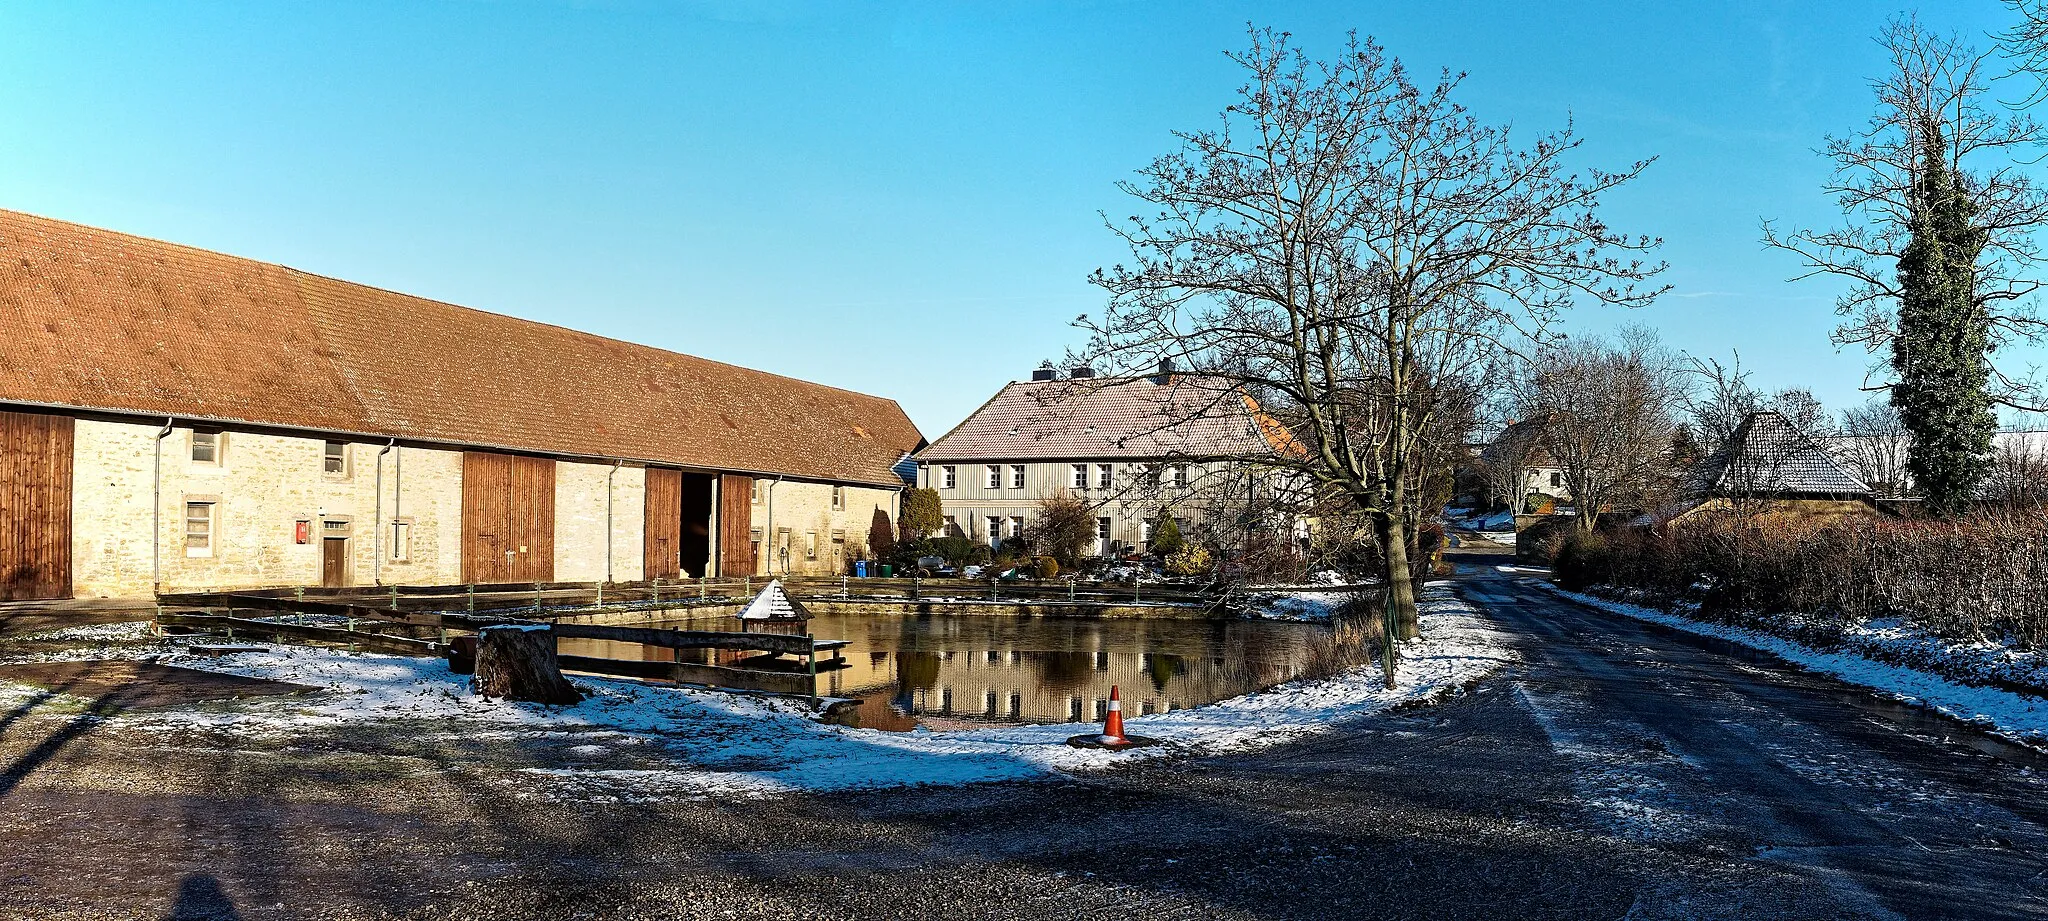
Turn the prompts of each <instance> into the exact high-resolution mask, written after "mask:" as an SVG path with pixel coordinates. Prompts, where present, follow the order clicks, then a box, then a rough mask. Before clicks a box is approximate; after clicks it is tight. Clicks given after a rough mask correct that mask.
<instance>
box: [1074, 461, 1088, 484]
mask: <svg viewBox="0 0 2048 921" xmlns="http://www.w3.org/2000/svg"><path fill="white" fill-rule="evenodd" d="M1072 469H1073V474H1074V476H1073V480H1072V482H1073V484H1074V488H1075V489H1087V488H1088V465H1087V464H1075V465H1073V468H1072Z"/></svg>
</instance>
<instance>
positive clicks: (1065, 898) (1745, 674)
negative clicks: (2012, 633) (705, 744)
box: [0, 560, 2048, 921]
mask: <svg viewBox="0 0 2048 921" xmlns="http://www.w3.org/2000/svg"><path fill="white" fill-rule="evenodd" d="M1490 562H1491V561H1490V560H1477V561H1468V565H1467V566H1466V569H1467V571H1468V575H1467V576H1466V577H1464V578H1463V579H1461V582H1460V586H1459V590H1460V591H1462V592H1463V593H1464V594H1465V595H1466V596H1467V597H1468V598H1470V599H1471V600H1473V601H1474V602H1475V603H1478V604H1480V605H1482V606H1483V608H1484V610H1485V611H1486V612H1488V614H1489V615H1490V616H1491V617H1492V618H1493V619H1494V620H1495V621H1496V622H1497V623H1498V624H1499V625H1500V626H1501V627H1502V628H1504V629H1505V630H1506V631H1507V632H1509V633H1510V634H1511V635H1512V636H1513V637H1514V638H1515V639H1514V641H1515V644H1516V645H1517V647H1518V650H1519V652H1520V655H1521V661H1520V662H1518V663H1515V664H1513V665H1511V666H1509V667H1508V668H1506V669H1505V670H1503V671H1501V672H1499V673H1497V674H1496V675H1494V676H1493V677H1491V678H1489V679H1487V680H1485V681H1483V682H1481V683H1479V684H1478V685H1476V686H1474V687H1472V688H1470V689H1469V690H1468V691H1467V692H1466V693H1464V694H1462V695H1459V696H1456V697H1454V698H1451V699H1449V700H1447V701H1445V702H1443V703H1440V704H1437V705H1434V706H1430V707H1426V708H1420V709H1414V710H1409V711H1405V712H1401V713H1396V714H1391V715H1386V716H1381V717H1375V718H1371V719H1367V720H1364V721H1361V722H1358V723H1355V724H1352V725H1349V726H1346V727H1344V728H1342V729H1341V730H1340V731H1336V732H1332V733H1329V734H1325V735H1322V736H1319V737H1316V738H1313V739H1310V740H1307V741H1303V742H1299V743H1295V744H1290V745H1287V746H1284V747H1280V748H1275V749H1270V750H1267V751H1263V752H1260V753H1257V754H1255V755H1249V756H1234V757H1224V758H1214V759H1207V760H1200V761H1188V762H1178V763H1172V764H1157V765H1149V766H1145V767H1141V768H1137V769H1133V770H1129V771H1122V772H1117V773H1115V774H1112V775H1108V776H1101V777H1095V778H1090V779H1086V780H1081V781H1074V782H1057V783H1039V784H1009V785H992V786H983V787H972V788H962V789H937V790H927V791H917V790H910V791H898V792H889V793H872V794H860V795H851V796H846V795H841V796H829V797H824V796H821V797H790V798H783V799H776V800H765V801H744V802H738V803H674V802H662V803H645V804H641V803H554V802H536V801H533V800H530V799H527V798H522V797H519V796H516V795H512V794H510V793H507V792H506V790H505V789H502V788H501V787H500V786H499V785H497V784H495V783H493V782H492V781H491V779H490V777H491V774H490V773H489V772H488V771H482V770H480V768H482V767H491V766H496V767H501V768H502V767H505V766H507V764H508V763H509V764H511V765H514V766H516V764H517V763H518V759H520V758H522V757H529V756H530V757H532V758H533V759H535V761H536V762H538V761H539V760H541V757H542V756H541V754H539V753H537V752H528V753H524V754H522V752H521V751H519V750H516V748H515V750H512V751H506V750H504V749H503V747H502V746H499V747H497V748H493V747H492V744H491V743H488V742H479V741H475V740H459V739H448V740H445V741H444V742H442V743H441V744H440V746H439V747H438V748H437V749H436V750H432V751H428V752H425V753H422V752H420V751H418V750H417V746H416V745H414V744H412V743H406V744H404V745H401V744H400V743H399V742H397V741H394V740H387V739H379V738H377V737H374V736H367V737H366V736H361V735H352V736H346V737H318V738H308V739H305V740H300V741H299V742H297V743H294V744H290V745H285V746H283V747H282V748H278V749H275V750H261V751H248V750H221V749H217V748H213V747H209V746H208V745H206V744H203V741H202V740H187V739H178V738H169V739H156V740H149V744H143V742H142V740H137V739H134V738H126V737H118V736H104V737H103V734H101V733H95V732H84V733H82V734H79V735H78V736H77V737H76V738H73V739H70V740H68V742H69V744H68V745H67V746H65V747H64V748H63V749H62V751H61V752H60V753H58V754H56V755H51V754H49V753H48V752H47V751H45V752H44V754H43V755H41V756H40V757H38V756H37V755H36V752H37V750H38V749H39V748H44V749H47V747H48V745H47V742H46V741H45V740H44V735H43V734H44V733H46V732H47V729H46V728H38V727H42V726H43V725H44V724H43V722H42V717H41V716H40V715H34V714H31V715H29V716H28V717H25V718H21V719H18V720H16V721H15V723H16V725H15V726H13V727H9V726H8V725H7V722H8V718H7V716H6V715H5V714H0V766H4V765H8V764H10V763H12V764H15V765H17V766H19V765H23V764H30V765H32V766H33V770H32V771H27V772H24V771H21V770H16V769H8V770H9V771H11V773H0V791H4V792H0V917H19V918H49V919H65V918H99V917H110V918H151V919H159V918H166V917H176V918H207V917H217V918H245V919H257V918H301V917H305V918H325V917H419V918H444V917H447V918H470V917H475V918H493V919H523V918H578V917H582V918H640V917H656V918H730V917H738V918H801V917H821V918H870V917H877V918H906V919H909V918H919V919H922V918H940V917H944V918H1030V919H1034V921H1046V919H1059V918H1103V917H1128V918H1146V919H1172V918H1208V917H1220V918H1492V917H1501V918H1518V919H1524V918H1570V919H1585V918H1645V919H1647V918H2040V917H2048V901H2044V896H2048V882H2044V880H2048V863H2044V856H2048V796H2044V795H2043V794H2044V792H2048V791H2044V782H2043V779H2042V778H2041V777H2039V776H2037V771H2038V767H2037V766H2036V765H2035V764H2034V763H2033V761H2032V759H2031V758H2030V757H2029V756H2027V755H2025V754H2024V753H2020V752H2015V751H2012V750H2009V749H2005V748H2003V747H2002V746H1998V745H1996V744H1993V743H1991V742H1989V741H1988V740H1985V739H1983V738H1981V737H1978V736H1976V735H1975V734H1973V733H1971V732H1970V731H1968V730H1965V729H1961V728H1959V727H1956V726H1952V725H1949V724H1947V723H1945V722H1943V721H1941V720H1938V719H1935V718H1932V717H1929V716H1926V715H1924V714H1922V713H1919V712H1918V711H1913V710H1909V709H1903V708H1899V707H1896V706H1893V705H1887V704H1883V703H1881V702H1879V701H1877V700H1876V699H1875V698H1872V697H1870V696H1869V695H1867V694H1864V693H1862V692H1858V691H1855V690H1852V689H1848V688H1846V687H1844V686H1842V685H1839V684H1837V683H1835V682H1833V681H1830V680H1828V679H1824V678H1820V677H1817V676H1811V675H1807V674H1804V673H1800V672H1796V671H1793V670H1790V669H1788V668H1786V667H1783V666H1781V665H1777V664H1774V663H1773V662H1770V661H1767V660H1760V659H1758V658H1756V657H1754V656H1750V655H1745V654H1743V653H1741V652H1740V651H1739V650H1729V649H1715V648H1709V647H1706V646H1703V645H1701V644H1700V643H1699V642H1698V641H1693V640H1689V639H1686V638H1683V637H1679V636H1674V635H1672V634H1670V633H1668V632H1664V631H1661V630H1659V629H1656V628H1652V627H1650V626H1648V625H1644V624H1641V623H1638V622H1635V621H1632V620H1629V619H1626V618H1621V617H1617V616H1614V615H1609V614H1606V613H1602V612H1597V611H1593V610H1589V609H1586V608H1583V607H1580V606H1578V605H1574V604H1571V603H1569V602H1566V601H1562V600H1560V599H1559V598H1557V597H1556V596H1554V595H1552V594H1550V593H1549V592H1547V591H1545V590H1544V589H1542V588H1540V587H1539V586H1537V585H1535V584H1534V583H1533V582H1530V581H1528V580H1527V579H1526V578H1524V577H1516V576H1511V575H1503V574H1499V573H1497V572H1494V571H1493V570H1492V569H1491V567H1490V565H1480V564H1486V563H1490ZM24 727H26V728H24ZM521 744H522V745H524V744H531V745H544V744H545V743H521Z"/></svg>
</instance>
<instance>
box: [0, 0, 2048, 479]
mask: <svg viewBox="0 0 2048 921" xmlns="http://www.w3.org/2000/svg"><path fill="white" fill-rule="evenodd" d="M1907 8H1908V7H1902V6H1895V5H1891V4H1885V3H1849V2H1821V0H1800V2H1747V3H1745V2H1725V3H1713V4H1635V3H1571V2H1551V3H1543V4H1536V3H1510V2H1498V3H1485V2H1452V0H1441V2H1434V3H1412V2H1386V3H1330V4H1260V5H1242V4H1221V3H1195V2H1178V3H1090V4H1063V3H1045V4H968V3H960V4H913V3H898V4H881V3H878V4H856V3H822V2H821V3H815V4H812V3H795V2H775V0H763V2H757V3H749V2H740V0H731V2H694V3H692V2H675V3H656V2H630V0H620V2H596V0H593V2H579V3H556V2H539V0H534V2H440V3H426V2H419V3H411V2H409V3H377V2H363V0H352V2H350V3H347V4H286V3H264V4H247V5H238V4H231V3H206V4H199V3H193V4H188V5H170V4H149V3H119V4H100V3H93V2H76V0H71V2H65V3H61V4H56V3H47V4H7V5H4V6H0V207H7V208H14V209H19V210H24V211H30V212H34V213H38V214H44V215H49V216H52V217H58V218H63V219H67V220H73V221H79V222H83V223H88V224H94V225H99V226H104V227H109V228H113V229H117V230H122V231H127V232H131V233H139V234H144V235H147V236H153V237H160V238H164V239H169V240H174V241H177V242H181V243H188V244H192V245H196V246H203V247H207V248H210V249H217V250H222V251H226V252H230V253H235V254H238V255H244V256H250V257H254V258H258V259H263V260H267V261H273V262H280V263H284V264H287V265H291V266H295V267H298V268H302V269H306V270H309V271H313V272H319V273H322V274H326V275H332V276H336V277H340V278H346V279H349V280H353V281H359V282H364V283H367V284H373V285H378V286H381V287H387V288H393V289H397V290H401V291H406V292H410V293H414V294H420V295H424V296H428V297H434V298H440V299H443V300H448V301H453V302H456V303H460V304H465V305H468V306H473V307H479V308H483V309H487V310H493V311H498V312H501V313H508V314H512V315H516V316H521V317H527V318H530V319H535V320H541V321H545V322H550V323H558V324H561V325H564V326H571V327H575V328H578V329H584V330H589V331H591V332H596V333H600V334H603V335H609V336H617V337H620V338H625V339H632V340H636V341H640V342H646V343H649V344H653V345H657V346H661V347H664V348H671V349H676V350H679V351H684V352H689V353H692V354H696V355H702V356H705V357H708V358H714V359H718V360H722V361H729V362H733V363H736V364H742V365H748V366H751V367H757V368H762V369H765V370H769V371H774V372H777V373H782V374H789V375H793V376H797V377H802V378H806V379H810V380H816V381H822V382H825V383H830V384H834V385H837V386H842V387H848V388H852V389H855V390H862V391H867V392H871V393H877V394H883V395H887V396H891V397H894V398H895V399H897V400H899V401H900V402H901V403H902V404H903V406H904V408H905V409H906V410H908V411H909V413H910V415H911V418H912V419H914V420H915V421H916V422H917V423H918V425H919V426H920V427H922V428H923V429H924V431H925V434H926V436H927V437H931V438H936V437H937V436H938V435H939V434H940V433H942V432H944V431H945V430H946V429H947V428H949V427H950V426H952V425H953V424H954V423H955V422H957V421H959V419H960V418H961V417H962V416H964V415H965V414H966V413H967V412H969V411H971V410H972V409H973V408H974V407H975V406H977V405H979V404H980V403H981V401H982V400H984V399H986V398H987V396H988V395H989V394H990V393H992V392H993V391H994V390H995V389H996V388H997V387H998V386H1000V385H1001V384H1002V383H1003V382H1005V381H1008V380H1011V379H1013V378H1016V377H1021V376H1025V375H1026V374H1027V373H1028V371H1029V369H1030V368H1031V367H1032V366H1034V365H1035V364H1036V363H1037V362H1038V361H1039V359H1041V358H1045V357H1051V356H1055V355H1057V354H1059V353H1060V352H1062V351H1064V349H1065V348H1066V347H1067V346H1069V345H1070V344H1073V342H1074V341H1075V337H1076V335H1077V334H1076V333H1075V332H1074V331H1073V330H1072V329H1071V328H1070V327H1069V326H1068V325H1067V323H1068V322H1069V321H1070V320H1071V319H1072V318H1073V317H1074V316H1075V315H1076V314H1078V313H1081V312H1084V311H1090V310H1094V309H1096V308H1098V307H1099V306H1100V304H1101V297H1100V295H1099V293H1098V292H1097V291H1096V290H1095V289H1093V288H1091V287H1090V286H1088V285H1087V284H1086V282H1085V276H1086V275H1087V273H1088V272H1089V271H1090V270H1092V269H1094V268H1095V267H1097V266H1099V265H1104V264H1108V263H1112V262H1114V261H1116V260H1117V259H1118V258H1119V257H1120V256H1122V255H1123V253H1122V252H1120V251H1119V249H1118V247H1117V244H1116V242H1115V240H1114V239H1113V238H1112V237H1111V236H1110V235H1109V234H1108V232H1107V231H1105V230H1104V229H1103V228H1102V224H1101V219H1100V217H1099V216H1098V212H1102V211H1107V212H1109V213H1110V214H1124V213H1128V211H1129V210H1130V205H1129V203H1128V202H1127V201H1126V200H1125V199H1124V198H1123V196H1122V195H1121V193H1119V192H1117V191H1116V189H1115V188H1114V186H1113V184H1114V183H1115V182H1116V181H1118V180H1120V179H1123V178H1126V177H1128V176H1129V175H1130V174H1131V172H1132V171H1133V170H1135V169H1137V168H1138V167H1140V166H1142V165H1143V164H1144V163H1145V162H1146V161H1147V160H1149V159H1150V158H1151V157H1153V156H1155V155H1157V154H1159V153H1162V152H1165V151H1167V150H1169V149H1170V148H1171V146H1172V143H1173V142H1172V139H1171V137H1170V136H1169V134H1168V132H1169V131H1171V130H1173V129H1175V128H1187V127H1202V126H1205V125H1208V124H1210V123H1212V122H1213V121H1214V119H1215V117H1216V113H1217V112H1218V111H1219V110H1220V109H1221V108H1222V107H1223V106H1224V105H1225V104H1227V103H1228V102H1229V101H1230V99H1231V93H1232V90H1233V89H1234V88H1235V87H1236V86H1237V84H1238V82H1239V77H1238V75H1237V73H1235V72H1234V65H1231V64H1230V63H1229V62H1228V61H1226V60H1225V59H1224V57H1223V54H1222V52H1223V51H1224V50H1225V49H1231V48H1237V47H1240V46H1241V45H1242V44H1243V43H1244V28H1245V23H1246V21H1247V20H1253V21H1256V22H1258V23H1261V24H1267V25H1272V26H1275V27H1278V28H1283V29H1287V30H1290V31H1292V32H1294V33H1295V34H1296V36H1297V38H1298V39H1299V41H1301V42H1302V43H1304V44H1305V45H1306V46H1307V47H1309V48H1310V49H1311V50H1317V49H1329V48H1332V47H1334V46H1335V45H1336V44H1337V43H1338V42H1340V41H1341V39H1342V36H1343V33H1344V32H1345V31H1346V30H1347V29H1354V28H1355V29H1357V30H1359V31H1361V32H1364V33H1367V34H1371V35H1374V36H1376V37H1378V38H1379V39H1380V40H1381V41H1382V42H1383V43H1384V44H1386V45H1387V46H1388V48H1389V50H1390V51H1392V52H1393V53H1394V54H1396V55H1398V56H1400V57H1402V58H1404V59H1405V60H1407V61H1408V62H1409V63H1410V65H1411V66H1412V67H1414V68H1416V69H1418V70H1420V71H1424V72H1433V71H1434V70H1435V69H1437V68H1439V67H1445V66H1448V67H1453V68H1458V69H1463V70H1466V71H1468V72H1469V73H1470V77H1469V79H1468V81H1467V83H1466V86H1465V92H1464V94H1463V100H1464V102H1465V103H1466V104H1467V105H1469V106H1470V107H1471V108H1472V109H1473V110H1474V112H1475V113H1476V114H1477V115H1479V116H1480V117H1482V118H1484V119H1487V120H1491V121H1501V122H1512V123H1514V124H1515V125H1516V126H1518V128H1525V129H1527V130H1529V131H1531V132H1534V131H1537V130H1544V129H1550V128H1555V127H1558V126H1561V125H1562V124H1563V123H1564V121H1565V120H1566V118H1567V117H1571V118H1575V119H1576V122H1577V125H1578V127H1579V129H1580V131H1581V132H1582V133H1583V134H1584V135H1585V136H1586V138H1587V141H1588V142H1587V144H1586V146H1585V147H1584V148H1583V159H1582V161H1581V162H1583V163H1585V164H1588V165H1605V166H1618V165H1620V164H1623V163H1625V162H1627V161H1628V160H1630V159H1633V158H1636V157H1640V156H1649V155H1655V156H1658V157H1659V158H1660V159H1659V161H1658V163H1657V164H1656V165H1655V166H1653V167H1652V168H1651V170H1650V172H1649V173H1648V174H1647V175H1646V176H1645V177H1644V178H1643V179H1642V180H1641V181H1640V182H1639V183H1637V184H1636V185H1634V186H1632V187H1630V188H1627V189H1625V190H1623V191H1621V192H1619V193H1617V194H1615V195H1613V196H1612V197H1611V199H1610V201H1609V208H1608V210H1607V216H1608V217H1609V219H1610V221H1611V222H1612V223H1613V224H1614V225H1616V226H1617V227H1619V228H1621V229H1624V230H1627V231H1630V232H1639V233H1649V234H1654V235H1661V236H1662V237H1664V238H1665V240H1666V241H1667V242H1666V247H1665V252H1664V255H1665V258H1667V259H1668V260H1669V261H1670V262H1671V266H1672V267H1671V270H1670V273H1669V275H1668V279H1667V280H1668V281H1669V282H1670V283H1671V284H1673V285H1675V286H1676V288H1675V291H1674V292H1673V294H1672V295H1670V296H1668V297H1666V298H1665V299H1663V300H1661V301H1660V302H1659V303H1657V304H1656V305H1653V306H1651V307H1649V308H1646V309H1643V310H1640V311H1635V312H1623V311H1618V310H1613V309H1586V310H1583V311H1580V312H1579V313H1577V314H1575V315H1574V316H1573V318H1572V320H1571V324H1572V326H1573V327H1574V328H1576V329H1580V330H1588V331H1592V330H1604V329H1610V328H1612V327H1614V326H1616V325H1618V324H1619V323H1622V322H1631V321H1632V322H1640V323H1643V324H1646V325H1650V326H1653V327H1655V328H1657V329H1659V330H1660V331H1661V332H1662V333H1663V334H1664V337H1665V339H1666V341H1667V342H1669V343H1670V344H1672V345H1674V346H1678V347H1681V348H1684V349H1686V350H1688V351H1691V352H1694V353H1697V354H1701V355H1709V356H1715V357H1721V358H1723V359H1725V358H1726V357H1727V355H1728V354H1729V353H1730V352H1731V351H1732V350H1739V351H1740V353H1741V355H1742V360H1743V364H1744V365H1745V367H1748V368H1751V369H1753V370H1754V371H1755V374H1756V378H1755V379H1756V382H1757V383H1758V384H1759V385H1761V386H1764V387H1765V388H1767V389H1768V388H1777V387H1783V386H1795V385H1796V386H1806V387H1810V388H1812V389H1813V390H1814V391H1815V393H1817V394H1818V395H1820V397H1821V398H1822V399H1823V400H1824V401H1825V402H1826V403H1828V404H1829V405H1830V406H1831V407H1836V408H1840V407H1842V406H1845V405H1849V404H1852V403H1857V402H1861V401H1862V400H1863V399H1865V395H1863V394H1860V393H1858V392H1857V387H1858V385H1859V384H1860V383H1861V381H1862V378H1863V369H1864V367H1865V365H1866V359H1865V357H1864V356H1863V355H1861V354H1855V353H1837V352H1836V350H1835V349H1834V348H1833V347H1832V346H1830V345H1829V343H1828V341H1827V334H1828V331H1829V330H1830V329H1831V328H1832V327H1833V325H1834V322H1835V318H1834V316H1833V313H1832V306H1831V305H1832V300H1833V295H1834V293H1835V292H1836V290H1837V287H1836V286H1835V285H1834V284H1833V283H1831V282H1826V281H1809V282H1803V283H1797V284H1793V283H1788V282H1787V281H1786V280H1785V279H1786V278H1787V277H1788V276H1790V275H1791V274H1793V272H1794V270H1795V268H1796V266H1795V264H1794V263H1793V262H1792V261H1791V260H1790V259H1789V257H1787V256H1785V255H1784V254H1780V253H1773V252H1767V251H1765V250H1764V249H1763V248H1762V247H1761V246H1760V245H1759V244H1758V242H1757V238H1758V225H1759V222H1760V221H1761V220H1762V219H1764V218H1767V217H1768V218H1774V219H1777V220H1780V221H1783V222H1786V223H1789V224H1800V223H1806V224H1813V223H1822V222H1827V221H1829V220H1831V219H1832V214H1831V209H1830V206H1829V202H1828V201H1827V200H1826V198H1825V197H1824V196H1822V195H1821V193H1820V192H1819V191H1818V187H1819V183H1820V182H1821V180H1822V179H1823V178H1825V176H1826V174H1827V165H1826V163H1825V162H1823V161H1822V160H1821V158H1820V157H1819V156H1817V155H1816V154H1815V153H1814V150H1815V148H1817V147H1818V146H1819V145H1820V143H1821V140H1822V136H1823V135H1824V134H1826V133H1828V132H1830V131H1835V132H1840V131H1845V130H1849V129H1852V128H1854V127H1856V126H1857V125H1859V124H1860V123H1861V122H1862V120H1863V119H1864V118H1866V117H1867V116H1868V114H1869V111H1870V94H1869V90H1868V88H1867V84H1866V80H1867V79H1868V78H1869V77H1870V76H1872V75H1874V74H1876V73H1877V72H1878V71H1879V70H1880V68H1881V65H1882V56H1881V53H1880V51H1879V50H1878V49H1877V48H1876V46H1875V45H1874V44H1873V43H1872V42H1871V40H1870V36H1871V35H1872V34H1874V33H1875V31H1876V30H1877V28H1878V27H1879V26H1880V25H1881V24H1882V22H1883V21H1884V19H1885V18H1886V17H1887V16H1889V15H1892V14H1893V13H1895V12H1898V11H1900V10H1902V9H1907ZM1923 15H1924V18H1926V19H1928V20H1929V22H1930V23H1932V24H1934V25H1937V26H1941V27H1944V28H1954V29H1960V30H1964V31H1966V32H1969V33H1973V34H1976V35H1982V34H1983V33H1984V32H1987V31H1990V30H1993V29H1997V28H2002V27H2003V26H2004V25H2005V21H2006V13H2005V11H2004V8H2003V7H2002V6H2001V5H2000V4H1999V3H1997V2H1995V0H1956V2H1947V3H1941V4H1930V5H1929V7H1928V8H1927V10H1926V11H1925V13H1924V14H1923ZM2043 168H2044V169H2048V166H2044V167H2043ZM2016 360H2022V361H2023V360H2024V356H2020V357H2018V358H2016Z"/></svg>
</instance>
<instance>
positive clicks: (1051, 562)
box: [1038, 556, 1060, 579]
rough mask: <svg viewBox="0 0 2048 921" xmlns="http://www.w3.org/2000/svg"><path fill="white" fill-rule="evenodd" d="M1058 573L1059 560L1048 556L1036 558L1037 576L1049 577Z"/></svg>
mask: <svg viewBox="0 0 2048 921" xmlns="http://www.w3.org/2000/svg"><path fill="white" fill-rule="evenodd" d="M1059 574H1060V561H1058V560H1055V559H1053V558H1052V557H1049V556H1042V557H1039V558H1038V577H1039V578H1041V579H1050V578H1052V577H1054V576H1057V575H1059Z"/></svg>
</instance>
